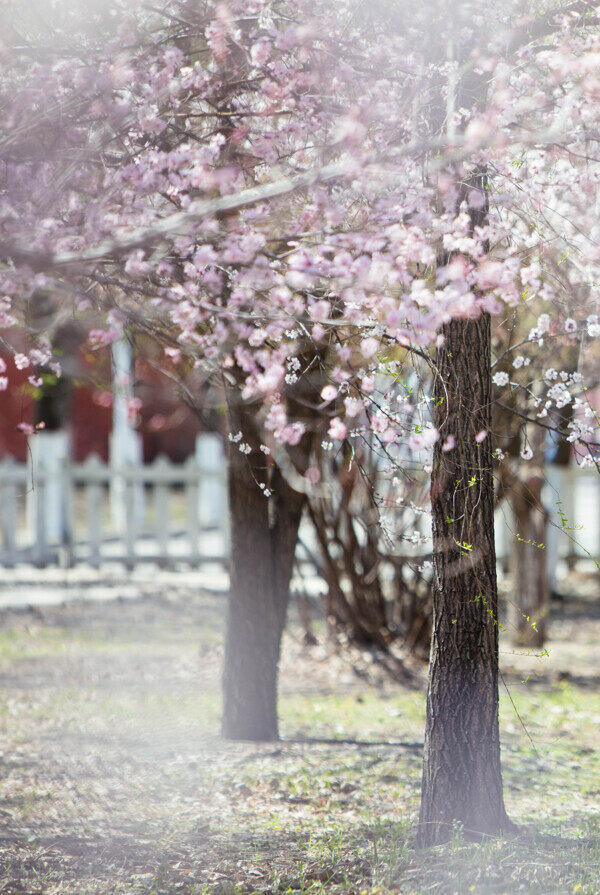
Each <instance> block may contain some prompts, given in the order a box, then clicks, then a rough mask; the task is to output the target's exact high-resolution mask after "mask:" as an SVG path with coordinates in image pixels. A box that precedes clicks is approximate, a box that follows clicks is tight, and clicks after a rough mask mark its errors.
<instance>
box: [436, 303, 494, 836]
mask: <svg viewBox="0 0 600 895" xmlns="http://www.w3.org/2000/svg"><path fill="white" fill-rule="evenodd" d="M443 336H444V342H443V344H442V345H441V346H440V348H439V349H438V353H437V371H436V372H437V375H436V381H435V387H434V401H435V410H434V415H435V425H436V427H437V428H438V430H439V433H440V438H439V441H438V442H437V444H436V446H435V450H434V461H433V474H432V480H431V502H432V514H433V542H434V567H435V577H434V593H433V604H434V618H433V636H432V643H431V660H430V669H429V686H428V692H427V726H426V732H425V752H424V763H423V779H422V790H421V813H420V826H419V838H420V841H421V843H422V844H423V845H431V844H435V843H437V842H440V841H443V840H445V839H447V838H448V837H449V836H451V835H452V830H453V826H454V825H455V824H458V825H460V826H461V827H462V829H463V830H464V832H465V833H466V834H467V835H473V834H475V835H481V834H496V833H499V832H502V831H506V830H508V829H510V827H511V824H510V821H509V820H508V817H507V815H506V810H505V808H504V799H503V794H502V773H501V767H500V738H499V725H498V620H497V619H498V594H497V582H496V552H495V545H494V483H493V476H492V445H491V437H490V435H489V432H490V426H491V387H492V383H491V360H490V319H489V316H488V315H487V314H482V315H481V316H480V317H479V318H478V319H476V320H455V321H452V322H451V323H449V324H447V325H446V326H445V327H444V328H443ZM484 430H485V431H486V432H487V433H488V434H487V437H486V438H485V439H483V440H481V441H479V442H478V441H477V439H476V436H477V435H478V433H482V432H483V431H484ZM449 435H452V436H453V437H454V438H455V440H456V446H455V448H454V449H453V450H449V451H446V452H444V451H443V449H442V445H443V443H444V441H445V439H446V438H447V437H448V436H449Z"/></svg>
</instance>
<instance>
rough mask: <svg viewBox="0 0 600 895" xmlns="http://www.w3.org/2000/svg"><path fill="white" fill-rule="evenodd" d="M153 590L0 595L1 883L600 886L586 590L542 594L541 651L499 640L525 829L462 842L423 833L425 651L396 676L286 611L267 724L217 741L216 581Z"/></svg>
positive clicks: (224, 888) (514, 783) (598, 712)
mask: <svg viewBox="0 0 600 895" xmlns="http://www.w3.org/2000/svg"><path fill="white" fill-rule="evenodd" d="M575 586H577V582H575ZM594 587H595V585H594ZM150 590H151V592H150V593H148V594H147V595H146V596H142V597H141V598H140V599H135V600H131V599H128V600H123V601H121V600H117V601H113V602H89V603H82V602H72V603H69V604H66V605H64V606H48V607H45V608H43V609H32V608H23V609H19V610H2V611H1V613H0V614H1V616H2V618H1V622H2V624H1V625H0V630H1V633H0V676H1V688H2V690H1V692H2V697H1V702H0V725H1V739H0V747H1V752H0V761H1V764H2V772H1V775H0V819H1V823H0V892H2V893H31V895H33V893H48V895H50V893H73V895H86V893H171V892H172V893H179V892H181V893H186V895H191V893H203V892H213V893H220V895H226V893H235V892H242V893H251V892H260V893H266V892H272V893H276V892H277V893H279V892H315V891H337V892H349V893H350V892H356V893H360V892H367V893H371V892H373V893H374V892H377V893H384V892H392V891H394V892H402V893H421V892H448V893H454V892H457V893H462V892H482V893H483V892H485V893H488V892H498V893H500V892H505V893H513V892H540V893H541V892H544V893H548V892H581V893H597V892H599V891H600V847H599V846H598V841H599V840H598V836H599V828H600V805H599V801H598V795H599V794H600V774H599V772H600V759H599V757H598V752H597V746H598V739H599V737H598V731H599V722H600V692H599V688H598V681H599V677H600V649H599V648H598V647H599V644H600V605H599V604H598V603H596V602H595V601H594V599H592V598H591V597H589V596H588V597H586V598H585V599H575V598H571V599H569V600H568V601H566V602H565V603H563V604H556V605H555V606H553V616H554V617H553V621H552V625H551V639H550V643H549V646H548V653H543V654H542V653H539V654H534V653H531V654H523V653H521V654H518V655H517V654H515V653H514V652H513V651H512V649H511V648H510V646H509V645H508V644H506V643H503V644H502V672H503V686H502V690H503V692H502V731H503V748H504V769H505V784H506V798H507V804H508V807H509V811H510V813H511V815H512V816H513V818H514V819H515V820H516V821H517V822H518V823H520V824H522V825H523V828H524V830H525V835H524V836H523V837H521V838H519V839H515V840H514V841H511V842H506V841H502V842H497V843H496V842H490V843H486V844H485V845H483V846H482V845H479V846H474V845H473V844H470V843H466V842H465V841H464V840H463V839H462V838H461V835H460V831H459V830H457V831H456V836H455V837H454V839H453V841H452V842H451V843H450V844H449V845H448V846H446V847H444V848H442V849H437V850H434V851H431V852H428V853H422V852H419V851H418V850H417V849H416V847H415V843H414V822H415V817H416V812H417V808H418V798H419V786H420V762H421V748H422V746H421V744H422V736H423V724H424V705H425V702H424V692H423V690H424V680H425V677H424V669H423V668H422V666H416V665H415V666H413V667H411V669H410V671H411V675H412V676H411V679H410V680H407V681H406V682H403V683H400V682H398V681H394V680H393V679H392V678H391V677H390V676H389V674H388V673H387V672H386V670H385V669H384V668H383V667H382V666H381V665H380V664H379V663H378V662H377V661H375V659H374V657H373V656H372V655H371V654H369V653H368V652H359V651H356V650H355V651H354V652H352V653H351V654H336V653H335V652H334V651H333V650H332V648H331V647H330V645H329V644H328V642H327V640H326V638H325V636H324V632H323V629H322V625H321V624H320V623H319V621H318V620H316V628H315V629H316V632H317V635H318V641H319V642H318V643H317V645H316V646H311V647H307V646H305V645H304V643H303V639H302V631H301V629H300V627H299V625H298V623H297V621H295V620H294V619H292V622H291V624H290V626H289V630H288V633H287V634H286V637H285V643H284V649H283V659H282V667H281V699H280V707H281V717H282V723H281V728H282V740H281V742H278V743H271V744H265V745H261V746H256V745H249V744H231V743H226V742H224V741H222V740H221V739H220V738H219V735H218V729H219V711H220V708H219V701H220V697H219V678H220V662H221V653H222V622H223V616H224V597H223V596H214V595H213V596H211V595H209V594H207V593H199V592H198V590H197V589H196V588H190V587H187V586H186V583H185V576H184V575H182V579H181V583H179V584H171V585H170V586H169V588H168V592H159V590H158V589H157V588H154V589H150ZM587 590H588V593H592V596H593V588H592V591H590V588H589V587H588V588H587ZM549 836H554V837H557V836H560V837H561V838H560V839H556V838H554V839H552V838H548V837H549Z"/></svg>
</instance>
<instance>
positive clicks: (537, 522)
mask: <svg viewBox="0 0 600 895" xmlns="http://www.w3.org/2000/svg"><path fill="white" fill-rule="evenodd" d="M542 487H543V478H542V477H541V475H539V476H530V477H529V479H528V480H527V481H526V482H518V483H516V484H515V485H514V486H513V489H512V492H511V505H512V510H513V516H514V525H515V534H514V539H513V543H512V551H511V566H512V572H513V576H512V577H513V593H512V595H511V598H510V601H509V612H508V618H509V630H510V634H511V639H512V642H513V645H514V646H524V647H531V648H539V647H542V646H543V645H544V642H545V639H546V620H547V615H548V608H549V605H550V583H549V580H548V557H547V551H546V541H547V521H548V519H547V515H548V514H547V512H546V510H545V508H544V506H543V504H542Z"/></svg>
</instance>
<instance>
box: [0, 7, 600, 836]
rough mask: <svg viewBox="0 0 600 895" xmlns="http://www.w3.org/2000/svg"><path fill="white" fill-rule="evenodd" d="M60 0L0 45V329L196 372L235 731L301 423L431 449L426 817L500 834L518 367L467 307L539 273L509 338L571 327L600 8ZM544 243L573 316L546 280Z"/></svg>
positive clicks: (586, 271) (247, 732) (583, 239)
mask: <svg viewBox="0 0 600 895" xmlns="http://www.w3.org/2000/svg"><path fill="white" fill-rule="evenodd" d="M57 9H58V11H57V12H56V15H57V20H56V21H57V24H56V28H55V33H54V34H52V35H51V39H49V37H48V35H44V34H42V35H41V36H40V35H36V34H34V31H33V30H32V31H31V33H30V32H29V31H28V32H27V33H26V34H25V35H22V34H19V33H18V32H17V31H16V30H13V31H8V32H7V33H8V34H9V37H8V40H7V42H6V44H5V46H4V48H3V53H2V59H1V64H2V72H1V80H0V108H1V110H2V116H3V122H4V124H3V132H2V134H1V135H0V167H1V170H0V177H1V184H2V197H1V199H0V295H1V296H2V298H1V299H0V325H1V326H2V331H3V335H2V339H3V343H4V344H5V345H7V346H11V345H13V346H14V347H16V345H17V342H18V339H19V338H21V337H22V333H23V332H24V331H26V332H27V333H28V337H29V344H28V346H26V348H24V349H23V348H22V349H21V350H20V354H21V355H22V358H23V360H22V363H23V364H24V365H25V366H27V365H30V366H31V367H32V375H35V372H34V369H35V368H36V367H37V366H39V365H45V366H48V367H51V368H52V369H53V370H54V372H56V373H58V372H60V361H59V359H58V358H57V357H55V356H53V352H52V344H53V333H54V332H55V330H56V327H57V326H59V325H60V323H61V321H63V320H64V318H65V317H66V316H73V315H74V316H75V317H76V319H77V320H79V321H82V322H83V324H84V325H86V326H87V328H88V331H89V337H88V341H89V344H90V346H92V347H93V346H100V345H102V346H103V345H106V344H110V343H111V341H113V340H115V339H117V338H120V337H121V336H122V334H123V332H128V331H136V330H137V331H140V332H143V333H145V334H147V335H149V336H151V337H152V338H154V339H155V340H157V341H158V342H159V343H160V344H161V345H162V346H163V348H164V364H165V369H167V370H168V371H169V372H170V373H171V374H172V375H173V376H177V375H180V374H183V373H184V372H187V371H188V370H189V369H190V367H193V368H194V369H195V370H196V371H197V372H198V374H199V375H201V376H203V377H205V378H206V379H209V378H210V379H211V380H212V381H214V382H216V383H218V384H219V389H220V394H221V396H222V400H223V402H224V403H225V405H226V407H227V413H228V421H229V436H230V437H229V442H228V444H229V472H230V502H231V511H232V548H233V552H232V571H231V593H230V602H229V612H228V633H227V643H226V661H225V677H224V692H225V705H224V731H225V733H226V734H227V735H229V736H233V737H237V738H248V739H261V738H271V737H276V736H277V734H278V727H277V713H276V683H277V665H278V659H279V651H280V641H281V632H282V630H283V625H284V622H285V614H286V607H287V600H288V591H289V582H290V576H291V571H292V563H293V555H294V549H295V544H296V538H297V530H298V525H299V521H300V517H301V513H302V508H303V504H304V501H305V496H306V493H307V491H309V490H310V488H314V487H316V486H317V485H318V476H319V469H318V467H317V466H315V465H314V449H315V445H318V444H322V442H323V441H325V442H326V444H327V445H330V446H331V448H332V449H333V450H336V449H337V448H339V447H340V446H341V445H342V444H344V443H345V444H346V445H349V446H350V448H351V447H352V444H353V443H354V442H355V440H356V439H359V440H360V439H361V438H364V437H365V433H368V436H369V438H371V437H374V438H376V440H377V443H378V444H379V445H380V447H381V449H382V451H383V452H385V455H386V457H387V458H388V461H389V465H390V470H396V471H398V463H397V457H395V449H397V448H398V446H399V445H401V444H406V445H408V446H409V448H410V449H411V450H412V451H414V452H415V454H416V455H419V452H425V453H427V451H429V452H431V451H432V452H433V461H432V468H433V473H432V485H431V498H432V514H433V533H434V552H435V561H434V566H435V573H434V632H433V647H432V661H431V671H430V684H429V692H428V717H427V731H426V741H425V766H424V776H423V793H422V808H421V837H422V840H423V841H424V842H426V843H429V842H436V841H439V840H440V839H442V838H444V837H445V836H447V835H449V832H450V830H451V828H452V824H453V823H454V822H455V821H458V822H459V823H462V824H463V825H464V827H465V829H467V830H473V831H476V832H478V833H496V832H502V831H505V830H507V829H510V827H511V825H510V822H509V821H508V818H507V817H506V812H505V809H504V803H503V799H502V780H501V773H500V747H499V735H498V639H497V638H498V634H497V631H498V617H497V587H496V573H495V548H494V531H493V505H494V486H493V463H494V456H493V451H494V448H493V445H492V419H491V407H492V403H493V400H494V390H493V386H494V384H495V385H496V387H497V388H498V389H502V388H504V387H508V388H511V389H513V388H520V386H519V385H517V386H513V385H511V384H510V383H511V378H510V377H508V378H507V379H506V380H505V378H504V377H505V376H507V374H506V371H502V370H498V371H497V372H496V374H495V377H494V379H495V383H494V382H493V381H492V375H493V374H492V358H491V319H490V317H491V315H497V314H501V313H507V309H511V308H518V307H521V306H522V305H523V304H527V302H528V301H529V300H530V298H531V296H532V295H535V299H536V301H543V302H545V303H546V305H547V308H548V310H547V311H545V312H544V313H543V314H542V315H541V316H540V320H539V321H538V325H537V330H536V331H535V332H533V333H532V334H531V335H530V338H529V339H528V344H529V346H530V348H536V349H539V350H542V348H543V347H544V346H543V344H542V343H543V342H544V341H545V338H544V336H545V333H547V332H550V331H551V330H557V329H558V328H559V326H562V332H565V333H567V334H568V335H569V338H571V339H572V340H573V341H575V340H576V339H577V338H578V337H579V335H580V334H581V333H582V331H583V330H582V326H581V323H580V322H578V321H577V317H579V316H581V308H583V306H584V305H585V304H586V303H588V304H589V303H591V304H593V303H594V301H595V298H594V289H593V284H594V282H595V277H596V266H597V261H598V253H597V247H596V243H595V239H594V232H595V231H594V230H593V226H595V225H590V219H593V217H594V213H595V211H596V209H595V202H596V201H597V200H596V199H595V198H594V197H593V196H591V195H590V188H591V187H594V192H597V191H596V190H595V185H596V182H597V178H598V167H597V162H596V161H595V159H594V150H593V147H594V144H595V141H596V139H597V137H596V135H595V128H596V124H597V120H598V112H599V110H600V109H599V99H600V88H599V85H598V79H597V76H596V74H595V71H596V68H597V58H598V40H599V38H598V33H597V20H596V17H595V12H594V11H595V4H589V3H585V4H582V3H579V2H575V3H567V4H565V6H564V7H563V8H561V9H552V8H549V9H548V10H547V11H542V12H536V13H531V11H530V10H529V9H528V8H527V5H526V4H521V3H520V2H517V0H505V2H503V3H501V4H499V5H497V6H496V7H495V8H494V9H486V10H481V9H480V7H479V5H477V4H474V3H472V2H469V0H463V2H461V3H460V4H458V5H457V4H452V5H450V4H449V3H447V2H445V0H435V2H433V3H431V4H429V5H427V6H425V5H423V4H422V3H421V4H418V3H416V2H414V0H404V2H401V3H398V4H395V5H393V6H392V7H389V5H388V4H379V3H375V4H373V5H372V6H370V7H369V8H367V7H366V5H364V4H362V3H360V2H358V0H336V2H333V3H322V2H320V0H312V2H303V3H302V4H300V3H299V2H297V0H287V2H279V0H230V2H228V3H213V2H209V0H172V2H163V3H161V4H159V5H158V6H156V8H154V7H153V9H152V10H151V11H147V10H145V8H144V7H139V8H135V7H133V8H132V7H130V6H128V5H125V4H123V5H121V6H118V5H117V6H111V7H110V10H109V11H107V10H106V9H104V10H101V11H100V12H98V13H95V14H94V15H93V16H91V26H93V27H90V19H89V17H88V18H86V20H85V22H84V23H83V24H82V18H81V13H80V12H79V14H78V13H77V11H76V10H75V11H73V10H72V9H71V7H70V6H69V4H68V3H63V4H62V5H59V7H57ZM65 35H68V40H67V39H66V38H65ZM565 253H566V255H567V257H566V259H565V263H566V261H568V271H569V288H570V290H571V291H572V292H576V293H577V294H578V295H579V299H580V303H579V304H578V306H577V310H576V312H575V313H576V317H575V318H574V317H573V313H571V314H570V315H569V318H568V319H569V320H571V319H575V328H574V329H573V328H572V326H571V324H570V323H569V324H568V325H567V320H564V322H562V323H561V318H562V316H563V308H562V305H561V302H562V295H563V287H562V284H561V283H560V282H557V281H556V278H555V277H554V276H553V267H552V265H553V264H556V263H558V261H559V260H560V259H561V258H564V257H565ZM42 308H43V314H42V313H41V310H40V309H42ZM593 313H594V311H593V310H592V311H591V312H590V314H591V315H592V316H589V314H588V319H587V323H586V329H585V332H586V334H587V336H588V337H590V338H594V337H595V336H597V335H598V331H600V327H599V326H598V324H597V322H595V321H594V318H593ZM32 320H34V321H35V325H32ZM597 330H598V331H597ZM397 352H404V353H406V354H407V355H414V356H416V357H418V358H420V359H421V360H422V361H423V362H424V363H426V364H429V365H430V367H431V369H432V371H433V380H434V386H433V393H432V394H431V393H424V392H422V391H420V390H414V391H409V390H407V388H406V383H405V382H403V381H402V379H401V378H400V380H399V379H398V376H397V375H396V374H395V373H394V370H393V369H392V368H390V361H391V362H395V357H396V355H397ZM562 372H563V373H564V374H565V376H566V379H565V378H564V377H563V376H560V375H559V376H558V379H557V380H556V381H554V380H552V378H551V377H548V376H546V377H545V385H544V389H543V393H540V394H536V401H539V402H540V403H539V405H536V406H535V408H534V412H533V417H532V421H533V424H535V425H541V426H544V425H545V423H544V419H545V418H546V417H547V416H548V414H549V413H550V411H552V410H553V409H554V408H560V406H564V402H565V401H567V396H566V393H567V392H568V394H569V401H571V402H574V403H576V402H578V403H577V413H575V414H574V417H573V421H572V424H571V433H572V435H571V436H570V437H572V438H573V441H574V443H575V444H576V445H577V449H578V450H579V451H580V452H581V453H582V455H583V454H584V453H585V452H586V451H587V454H586V455H587V456H588V457H591V454H590V452H589V446H588V444H587V442H588V441H589V436H590V428H593V425H594V424H595V423H593V422H592V421H591V420H590V419H588V422H586V421H585V419H584V416H583V415H584V413H585V412H586V407H585V399H584V398H583V397H581V396H578V395H577V394H575V392H576V391H577V390H580V389H581V387H582V383H581V382H579V381H576V379H575V378H574V375H573V373H574V371H572V370H571V371H562ZM503 373H504V375H502V374H503ZM0 387H3V380H0ZM525 387H527V386H525ZM580 411H581V412H580ZM415 414H416V415H417V416H418V417H419V420H420V421H419V422H418V423H417V424H415ZM544 414H546V416H544ZM525 415H526V416H527V415H528V414H527V413H525ZM421 455H422V454H421ZM425 465H426V466H427V467H429V461H426V462H425Z"/></svg>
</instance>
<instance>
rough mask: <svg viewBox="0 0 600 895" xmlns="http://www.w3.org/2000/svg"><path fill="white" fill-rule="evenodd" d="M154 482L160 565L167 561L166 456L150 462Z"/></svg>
mask: <svg viewBox="0 0 600 895" xmlns="http://www.w3.org/2000/svg"><path fill="white" fill-rule="evenodd" d="M151 469H152V481H153V482H154V515H155V519H154V529H155V532H156V544H157V547H158V555H159V558H158V562H159V565H160V566H166V565H168V563H169V472H170V471H171V463H170V462H169V460H168V459H167V458H166V457H162V456H161V457H157V459H156V460H155V461H154V463H153V464H152V467H151Z"/></svg>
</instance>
